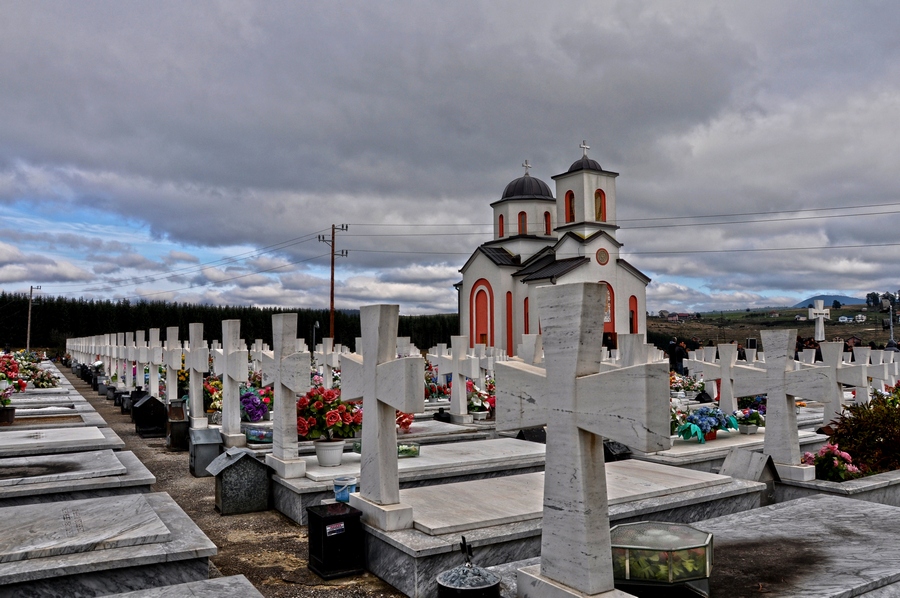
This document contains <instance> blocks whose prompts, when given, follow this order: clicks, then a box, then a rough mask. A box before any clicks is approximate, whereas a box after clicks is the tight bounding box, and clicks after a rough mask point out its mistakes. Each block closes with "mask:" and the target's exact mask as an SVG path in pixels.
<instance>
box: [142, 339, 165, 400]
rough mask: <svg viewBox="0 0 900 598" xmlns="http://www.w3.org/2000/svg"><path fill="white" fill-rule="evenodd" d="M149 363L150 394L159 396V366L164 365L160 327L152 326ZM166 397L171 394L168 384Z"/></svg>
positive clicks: (148, 349) (148, 343)
mask: <svg viewBox="0 0 900 598" xmlns="http://www.w3.org/2000/svg"><path fill="white" fill-rule="evenodd" d="M147 363H148V364H150V383H149V384H148V386H149V387H150V389H149V390H150V394H151V395H152V396H154V397H159V366H161V365H163V364H164V363H165V362H164V361H163V354H162V347H161V346H160V344H159V328H151V329H150V333H149V340H148V341H147ZM166 398H167V399H168V398H171V397H170V395H169V387H168V386H166Z"/></svg>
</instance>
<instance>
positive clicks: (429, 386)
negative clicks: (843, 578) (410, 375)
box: [425, 360, 450, 401]
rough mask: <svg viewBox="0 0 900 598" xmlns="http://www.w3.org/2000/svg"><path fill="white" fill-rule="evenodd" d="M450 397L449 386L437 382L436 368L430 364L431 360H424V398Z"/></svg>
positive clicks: (444, 398) (441, 398)
mask: <svg viewBox="0 0 900 598" xmlns="http://www.w3.org/2000/svg"><path fill="white" fill-rule="evenodd" d="M449 398H450V387H449V385H445V384H438V373H437V368H435V367H434V366H433V365H431V362H430V361H428V360H425V400H426V401H441V400H444V401H446V400H448V399H449Z"/></svg>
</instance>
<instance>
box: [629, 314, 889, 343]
mask: <svg viewBox="0 0 900 598" xmlns="http://www.w3.org/2000/svg"><path fill="white" fill-rule="evenodd" d="M772 312H776V313H777V314H778V315H777V316H773V315H771V314H772ZM859 313H863V314H865V315H866V322H862V323H856V322H853V323H851V324H840V323H838V318H839V317H841V316H848V317H851V318H852V317H854V316H855V315H857V314H859ZM807 314H808V310H807V309H778V310H765V311H754V312H741V311H730V312H721V313H710V314H703V317H702V318H700V319H697V320H689V321H687V322H683V323H673V322H668V321H666V320H663V319H662V318H653V317H650V318H647V333H648V334H647V336H648V341H649V342H651V343H653V344H655V345H657V346H658V347H661V348H662V347H664V346H665V345H667V344H668V342H669V339H671V338H672V337H673V336H674V337H677V338H678V339H679V340H681V339H690V338H693V337H697V338H699V339H700V340H701V341H702V344H703V345H705V344H706V343H707V341H708V340H712V341H713V343H714V344H717V343H730V342H731V341H732V340H733V341H736V342H738V343H746V340H747V339H748V338H755V339H756V340H757V343H759V342H760V336H759V331H760V330H767V329H776V328H781V329H783V328H788V329H795V330H797V334H799V335H800V336H802V337H803V338H807V337H812V336H813V334H814V332H815V322H812V321H805V322H800V321H797V320H795V316H797V315H800V316H803V317H806V315H807ZM887 317H888V314H887V313H884V314H881V313H878V312H873V311H871V310H870V311H868V312H863V311H862V310H861V309H860V307H859V306H853V307H849V306H848V307H842V308H840V309H831V319H830V320H825V339H826V340H829V341H832V340H846V339H848V338H850V337H851V336H857V337H859V338H861V339H862V341H863V343H864V344H868V343H869V341H875V344H876V345H883V344H885V343H886V342H887V341H888V339H890V331H889V330H882V325H881V320H882V318H887ZM894 327H895V328H896V329H897V331H896V333H895V337H894V338H895V339H896V338H900V325H898V324H896V323H895V324H894Z"/></svg>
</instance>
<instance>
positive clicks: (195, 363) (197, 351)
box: [175, 322, 209, 429]
mask: <svg viewBox="0 0 900 598" xmlns="http://www.w3.org/2000/svg"><path fill="white" fill-rule="evenodd" d="M175 334H176V338H177V335H178V329H177V328H176V329H175ZM184 361H185V363H184V367H185V368H187V369H188V370H189V371H190V376H188V385H189V386H188V397H189V399H188V400H189V401H190V403H191V405H190V411H191V428H194V429H203V428H207V427H209V419H208V418H207V417H206V414H205V413H204V407H203V374H205V373H206V372H207V371H209V348H208V347H207V346H206V341H205V340H204V339H203V324H202V323H196V322H195V323H192V324H190V325H188V350H186V351H185V359H184Z"/></svg>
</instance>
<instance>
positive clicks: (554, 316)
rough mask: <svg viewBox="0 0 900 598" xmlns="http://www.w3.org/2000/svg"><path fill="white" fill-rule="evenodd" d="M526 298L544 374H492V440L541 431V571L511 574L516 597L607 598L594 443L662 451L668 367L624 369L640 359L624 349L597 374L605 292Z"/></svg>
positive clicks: (604, 527)
mask: <svg viewBox="0 0 900 598" xmlns="http://www.w3.org/2000/svg"><path fill="white" fill-rule="evenodd" d="M535 295H536V298H537V301H538V306H539V309H540V312H541V324H542V328H543V336H544V349H545V352H544V357H545V363H546V370H544V369H542V368H539V367H537V366H534V365H531V364H528V363H521V362H517V361H508V362H505V363H498V364H496V365H495V368H496V376H497V430H498V431H499V430H514V429H517V428H522V427H534V426H539V425H545V424H546V426H547V457H546V467H545V475H544V515H543V524H542V537H541V564H540V567H539V569H537V570H536V569H534V568H528V569H524V570H520V571H519V587H523V584H527V585H528V587H529V588H535V589H536V593H535V594H534V595H535V596H539V595H540V596H548V595H554V596H556V595H559V596H563V595H569V594H562V593H559V594H556V593H552V592H551V586H552V584H553V583H557V584H562V585H563V586H566V587H567V588H571V589H573V590H574V591H575V592H582V593H583V594H588V595H593V594H599V593H600V592H606V591H610V590H612V589H613V575H612V560H611V556H610V554H611V553H610V550H611V549H610V539H609V507H608V499H607V491H606V467H605V464H604V458H603V441H602V440H603V437H606V438H611V439H614V440H617V441H619V442H622V443H624V444H626V445H628V446H631V447H633V448H635V449H638V450H641V451H643V452H656V451H660V450H665V449H667V448H669V447H670V446H671V440H670V438H669V412H668V406H667V405H666V404H665V403H661V402H660V400H659V399H660V397H663V396H666V395H667V394H668V384H669V375H668V363H667V362H662V361H660V362H655V363H649V364H648V363H643V364H639V365H630V361H631V360H638V361H640V360H641V359H643V358H644V357H646V356H647V355H649V352H646V351H642V350H640V349H637V348H636V347H631V348H627V347H623V349H622V351H621V352H622V359H621V364H622V365H621V366H618V367H617V366H613V365H611V364H606V365H605V366H604V368H603V369H605V371H602V372H600V371H599V370H600V369H601V365H600V364H601V363H602V360H603V347H602V338H603V335H602V331H603V324H604V315H605V303H606V287H605V285H602V284H598V283H574V284H566V285H563V284H560V285H551V286H543V287H538V288H537V289H536V293H535ZM644 353H646V355H644V356H643V357H642V355H643V354H644ZM548 580H552V581H548ZM571 595H581V594H574V593H572V594H571Z"/></svg>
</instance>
